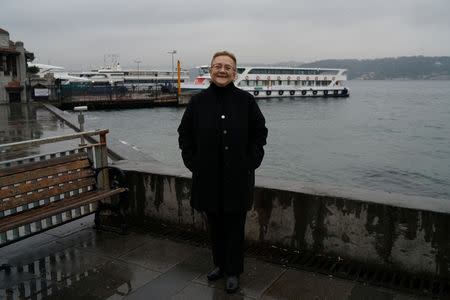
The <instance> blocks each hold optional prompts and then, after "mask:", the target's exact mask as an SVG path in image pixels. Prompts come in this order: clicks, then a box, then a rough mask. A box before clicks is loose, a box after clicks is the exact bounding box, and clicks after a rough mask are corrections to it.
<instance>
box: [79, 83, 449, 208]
mask: <svg viewBox="0 0 450 300" xmlns="http://www.w3.org/2000/svg"><path fill="white" fill-rule="evenodd" d="M349 87H350V89H351V96H350V97H349V98H346V99H331V98H330V99H320V98H317V99H272V100H259V101H258V104H259V106H260V108H261V110H262V111H263V113H264V115H265V117H266V120H267V127H268V128H269V138H268V145H267V146H266V156H265V159H264V162H263V165H262V166H261V168H260V169H258V171H257V174H260V175H264V176H271V177H277V178H285V179H298V180H301V181H313V182H320V183H328V184H333V185H340V186H348V187H360V188H365V189H372V190H383V191H388V192H399V193H403V194H412V195H425V196H431V197H438V198H445V199H450V167H449V166H450V140H449V137H450V96H449V95H450V81H350V82H349ZM183 111H184V108H153V109H134V110H109V111H90V112H88V113H87V120H86V122H87V126H89V127H90V128H109V129H110V130H111V133H110V135H111V136H114V137H116V138H118V139H120V140H123V141H126V142H128V143H130V144H132V145H135V146H137V147H138V148H139V149H140V150H141V151H143V152H146V153H149V154H150V155H152V156H153V157H154V158H156V159H158V160H160V161H162V162H164V163H167V164H170V165H177V166H180V167H181V166H183V164H182V162H181V158H180V153H179V149H178V144H177V137H178V136H177V132H176V129H177V127H178V124H179V121H180V118H181V116H182V113H183Z"/></svg>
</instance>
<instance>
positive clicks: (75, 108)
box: [73, 106, 88, 147]
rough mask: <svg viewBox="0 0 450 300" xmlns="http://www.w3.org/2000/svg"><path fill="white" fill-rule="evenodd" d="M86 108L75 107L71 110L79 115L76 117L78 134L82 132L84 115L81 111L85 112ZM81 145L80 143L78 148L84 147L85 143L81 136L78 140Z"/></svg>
mask: <svg viewBox="0 0 450 300" xmlns="http://www.w3.org/2000/svg"><path fill="white" fill-rule="evenodd" d="M87 109H88V108H87V106H75V107H74V108H73V110H74V111H79V112H80V114H79V115H78V123H80V132H84V115H83V111H87ZM80 140H81V143H80V147H82V146H86V142H85V140H84V137H83V136H82V137H81V138H80Z"/></svg>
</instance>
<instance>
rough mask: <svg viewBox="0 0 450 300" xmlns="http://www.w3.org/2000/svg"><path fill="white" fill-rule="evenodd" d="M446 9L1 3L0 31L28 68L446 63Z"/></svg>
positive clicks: (405, 4)
mask: <svg viewBox="0 0 450 300" xmlns="http://www.w3.org/2000/svg"><path fill="white" fill-rule="evenodd" d="M449 13H450V1H449V0H376V1H375V0H371V1H366V0H322V1H321V0H315V1H311V0H309V1H306V0H278V1H276V0H228V1H215V0H210V1H205V0H202V1H200V0H166V1H164V0H158V1H154V0H123V1H119V0H76V1H75V0H63V1H60V0H53V1H51V0H39V1H38V0H0V28H3V29H5V30H7V31H8V32H9V33H10V38H11V39H12V40H14V41H18V40H21V41H23V42H24V43H25V48H26V49H27V50H29V51H31V52H34V54H35V56H36V58H37V59H36V60H35V62H40V63H45V64H47V63H50V64H54V65H60V66H64V67H66V69H69V70H88V69H90V68H98V67H101V66H102V65H103V58H104V55H105V54H118V55H119V56H120V62H121V65H122V66H123V67H133V68H136V64H135V63H134V61H135V60H137V59H138V60H141V61H142V63H141V67H152V68H170V65H171V55H170V54H168V53H167V52H168V51H170V50H172V49H176V50H177V52H178V53H177V54H176V56H175V58H176V59H180V61H181V63H182V66H183V67H186V68H189V67H193V66H198V65H202V64H208V63H209V60H210V57H211V55H212V54H213V53H214V52H215V51H218V50H223V49H227V50H230V51H232V52H234V53H235V54H236V55H237V58H238V63H239V62H245V63H277V62H283V61H298V62H311V61H315V60H320V59H333V58H358V59H366V58H369V59H370V58H382V57H395V56H413V55H425V56H448V55H450V18H449V17H448V14H449Z"/></svg>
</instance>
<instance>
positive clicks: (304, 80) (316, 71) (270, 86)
mask: <svg viewBox="0 0 450 300" xmlns="http://www.w3.org/2000/svg"><path fill="white" fill-rule="evenodd" d="M199 69H200V75H199V76H198V77H197V78H196V79H195V81H194V83H191V84H183V85H182V86H181V89H182V90H183V92H185V93H196V92H199V91H200V90H203V89H206V88H208V86H209V84H210V82H211V76H210V75H209V66H201V67H199ZM236 72H237V76H236V79H235V80H234V84H235V85H236V86H237V87H239V88H241V89H243V90H245V91H247V92H249V93H251V94H252V95H254V96H255V97H256V98H271V97H348V96H349V89H348V88H347V87H346V86H345V83H346V81H347V74H346V73H347V70H346V69H328V68H291V67H238V68H237V70H236Z"/></svg>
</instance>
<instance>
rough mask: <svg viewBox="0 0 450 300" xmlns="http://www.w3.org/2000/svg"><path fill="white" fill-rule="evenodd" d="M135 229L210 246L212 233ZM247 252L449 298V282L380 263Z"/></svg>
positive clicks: (252, 248) (273, 249)
mask: <svg viewBox="0 0 450 300" xmlns="http://www.w3.org/2000/svg"><path fill="white" fill-rule="evenodd" d="M133 230H139V231H141V230H145V232H147V233H150V234H151V235H153V236H156V237H166V238H170V239H172V240H176V241H182V242H186V243H189V244H192V245H195V246H200V247H209V237H208V235H207V234H206V233H204V232H199V231H196V230H186V227H182V226H178V225H173V224H170V225H168V224H164V223H156V222H151V223H147V224H145V226H143V227H140V229H139V228H136V227H134V228H133ZM245 255H246V256H249V257H254V258H257V259H261V260H264V261H267V262H271V263H275V264H279V265H283V266H285V267H290V268H296V269H301V270H305V271H310V272H316V273H320V274H324V275H328V276H335V277H338V278H343V279H349V280H354V281H358V282H361V283H368V284H371V285H375V286H381V287H386V288H389V289H394V290H401V291H404V292H407V293H414V294H416V295H417V294H420V295H423V296H431V297H439V298H440V299H448V298H450V282H448V281H443V280H439V279H434V278H426V277H419V276H417V275H415V274H408V273H405V272H402V271H396V270H387V269H381V268H380V267H377V266H371V265H368V264H362V263H358V262H352V261H347V260H344V259H342V258H341V257H332V256H327V255H323V254H317V253H312V252H310V251H298V250H292V249H285V248H280V247H277V246H274V245H269V244H267V245H261V244H258V245H256V244H249V245H247V247H246V249H245Z"/></svg>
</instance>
